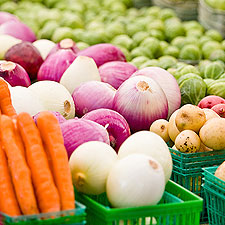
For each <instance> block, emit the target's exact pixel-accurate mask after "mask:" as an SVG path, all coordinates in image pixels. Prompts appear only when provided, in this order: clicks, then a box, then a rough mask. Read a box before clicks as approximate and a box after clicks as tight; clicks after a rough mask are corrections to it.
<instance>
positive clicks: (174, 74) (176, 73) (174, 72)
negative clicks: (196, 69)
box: [167, 68, 180, 79]
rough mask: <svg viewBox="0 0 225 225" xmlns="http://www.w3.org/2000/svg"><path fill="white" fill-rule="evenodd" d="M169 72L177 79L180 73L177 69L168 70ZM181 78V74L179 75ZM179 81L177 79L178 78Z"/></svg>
mask: <svg viewBox="0 0 225 225" xmlns="http://www.w3.org/2000/svg"><path fill="white" fill-rule="evenodd" d="M167 71H168V72H169V73H170V74H172V75H173V76H174V77H175V78H176V77H177V76H178V72H177V69H175V68H168V69H167ZM179 76H180V74H179ZM176 79H177V78H176Z"/></svg>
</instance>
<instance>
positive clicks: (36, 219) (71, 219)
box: [0, 201, 86, 225]
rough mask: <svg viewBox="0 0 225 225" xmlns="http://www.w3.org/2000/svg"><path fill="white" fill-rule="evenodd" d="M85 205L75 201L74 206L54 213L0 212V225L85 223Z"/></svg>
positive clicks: (76, 224) (75, 224)
mask: <svg viewBox="0 0 225 225" xmlns="http://www.w3.org/2000/svg"><path fill="white" fill-rule="evenodd" d="M85 210H86V207H85V206H84V205H83V204H81V203H79V202H77V201H76V208H75V209H73V210H65V211H60V212H54V213H40V214H38V215H29V216H16V217H10V216H8V215H6V214H4V213H0V225H62V224H66V225H83V224H86V212H85Z"/></svg>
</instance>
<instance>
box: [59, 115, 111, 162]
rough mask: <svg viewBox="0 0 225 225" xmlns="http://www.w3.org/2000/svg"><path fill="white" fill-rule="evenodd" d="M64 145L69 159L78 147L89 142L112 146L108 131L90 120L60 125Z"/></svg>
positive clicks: (72, 121)
mask: <svg viewBox="0 0 225 225" xmlns="http://www.w3.org/2000/svg"><path fill="white" fill-rule="evenodd" d="M60 126H61V130H62V134H63V139H64V145H65V148H66V150H67V154H68V157H69V158H70V156H71V154H72V153H73V152H74V150H76V148H77V147H78V146H80V145H81V144H83V143H85V142H88V141H101V142H105V143H106V144H110V141H109V135H108V132H107V131H106V129H105V128H104V127H103V126H101V125H99V124H98V123H95V122H93V121H90V120H85V119H70V120H67V121H66V122H64V123H61V124H60Z"/></svg>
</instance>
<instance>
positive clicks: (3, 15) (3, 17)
mask: <svg viewBox="0 0 225 225" xmlns="http://www.w3.org/2000/svg"><path fill="white" fill-rule="evenodd" d="M8 21H19V20H18V18H17V17H16V16H14V15H13V14H11V13H8V12H0V25H1V24H3V23H6V22H8Z"/></svg>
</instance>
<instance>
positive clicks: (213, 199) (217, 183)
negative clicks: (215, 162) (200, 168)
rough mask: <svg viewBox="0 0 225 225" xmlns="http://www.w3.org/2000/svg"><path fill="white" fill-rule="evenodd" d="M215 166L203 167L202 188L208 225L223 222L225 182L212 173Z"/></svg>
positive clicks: (224, 221)
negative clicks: (203, 181)
mask: <svg viewBox="0 0 225 225" xmlns="http://www.w3.org/2000/svg"><path fill="white" fill-rule="evenodd" d="M217 168H218V166H215V167H210V168H204V177H205V178H204V180H205V183H204V185H203V189H204V192H205V199H206V204H207V210H208V215H209V224H210V225H224V224H225V182H224V181H223V180H221V179H219V178H217V177H216V176H215V175H214V174H215V171H216V169H217Z"/></svg>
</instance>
